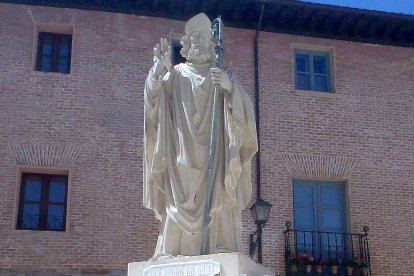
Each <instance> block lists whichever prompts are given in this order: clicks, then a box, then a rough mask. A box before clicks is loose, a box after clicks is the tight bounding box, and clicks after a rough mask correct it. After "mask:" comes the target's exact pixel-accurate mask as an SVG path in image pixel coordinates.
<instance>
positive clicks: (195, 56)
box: [187, 31, 214, 64]
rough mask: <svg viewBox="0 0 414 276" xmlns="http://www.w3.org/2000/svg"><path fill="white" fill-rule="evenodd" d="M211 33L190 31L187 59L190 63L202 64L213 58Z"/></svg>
mask: <svg viewBox="0 0 414 276" xmlns="http://www.w3.org/2000/svg"><path fill="white" fill-rule="evenodd" d="M212 45H213V44H212V41H211V35H210V34H206V33H200V32H197V31H195V32H192V33H191V36H190V50H189V52H188V57H187V59H188V60H189V61H191V62H192V63H196V64H203V63H208V62H211V61H212V60H213V58H214V57H213V55H212Z"/></svg>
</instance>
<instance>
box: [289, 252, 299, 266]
mask: <svg viewBox="0 0 414 276" xmlns="http://www.w3.org/2000/svg"><path fill="white" fill-rule="evenodd" d="M289 264H291V265H299V260H298V258H296V254H294V253H292V254H291V255H290V259H289Z"/></svg>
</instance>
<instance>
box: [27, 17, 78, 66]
mask: <svg viewBox="0 0 414 276" xmlns="http://www.w3.org/2000/svg"><path fill="white" fill-rule="evenodd" d="M42 33H49V34H54V35H57V36H70V47H69V52H70V53H69V60H68V72H59V71H42V70H39V68H38V65H39V49H38V48H39V47H38V46H40V45H39V39H40V38H41V34H42ZM73 41H74V26H71V25H55V24H37V25H35V28H34V39H33V52H32V61H33V62H32V70H33V71H35V72H41V73H57V74H70V72H71V70H72V60H73V58H72V57H73V53H74V51H73Z"/></svg>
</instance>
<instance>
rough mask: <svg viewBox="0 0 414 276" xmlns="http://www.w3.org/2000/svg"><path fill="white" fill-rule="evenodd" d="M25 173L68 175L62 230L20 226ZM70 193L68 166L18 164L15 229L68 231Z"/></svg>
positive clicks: (13, 225)
mask: <svg viewBox="0 0 414 276" xmlns="http://www.w3.org/2000/svg"><path fill="white" fill-rule="evenodd" d="M24 173H29V174H40V175H61V176H66V177H67V182H66V199H65V218H64V229H62V230H53V229H27V228H19V226H18V223H19V211H20V205H21V204H22V202H21V188H22V187H21V186H22V180H23V179H22V175H23V174H24ZM70 194H71V176H70V170H69V169H68V168H57V167H40V166H20V165H19V166H17V177H16V190H15V204H14V214H15V215H14V220H13V224H12V227H13V230H14V231H19V232H22V231H28V232H34V233H39V232H53V233H68V230H69V228H68V225H69V224H68V222H69V214H70V208H69V206H70Z"/></svg>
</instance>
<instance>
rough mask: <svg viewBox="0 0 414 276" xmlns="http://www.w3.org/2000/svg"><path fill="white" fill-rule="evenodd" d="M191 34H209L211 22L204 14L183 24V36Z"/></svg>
mask: <svg viewBox="0 0 414 276" xmlns="http://www.w3.org/2000/svg"><path fill="white" fill-rule="evenodd" d="M193 32H200V33H207V34H210V33H211V21H210V19H209V18H208V17H207V15H205V14H204V13H199V14H197V15H196V16H194V17H192V18H191V19H190V20H188V21H187V23H185V34H186V35H187V36H189V35H191V33H193Z"/></svg>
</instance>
